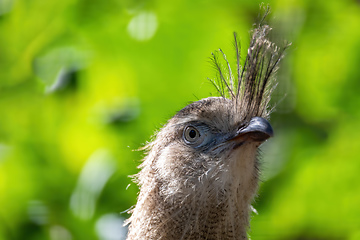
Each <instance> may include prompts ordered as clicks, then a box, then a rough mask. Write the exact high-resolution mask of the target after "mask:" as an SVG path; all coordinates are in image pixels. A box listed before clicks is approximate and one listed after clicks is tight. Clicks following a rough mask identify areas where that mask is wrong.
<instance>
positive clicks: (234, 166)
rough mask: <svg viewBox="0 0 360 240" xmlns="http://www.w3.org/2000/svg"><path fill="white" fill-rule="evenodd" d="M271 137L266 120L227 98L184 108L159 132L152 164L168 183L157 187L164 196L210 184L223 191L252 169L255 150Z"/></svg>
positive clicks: (211, 99)
mask: <svg viewBox="0 0 360 240" xmlns="http://www.w3.org/2000/svg"><path fill="white" fill-rule="evenodd" d="M272 135H273V130H272V127H271V125H270V123H269V122H268V121H267V120H266V119H265V118H263V117H260V116H247V114H246V113H242V112H241V109H239V108H238V107H237V105H236V102H233V101H232V100H230V99H227V98H223V97H210V98H206V99H203V100H200V101H197V102H194V103H192V104H190V105H188V106H186V107H185V108H183V109H182V110H181V111H179V112H178V113H177V114H176V115H175V116H174V117H173V118H172V119H171V120H170V121H169V122H168V124H167V125H166V126H165V127H164V128H163V129H162V130H161V131H160V132H159V133H158V135H157V138H156V140H155V141H154V142H153V143H152V145H153V146H152V148H153V149H154V150H155V152H156V157H155V158H154V161H153V162H152V167H153V169H154V170H155V172H156V173H157V178H158V180H160V181H161V182H163V183H167V184H166V187H165V186H164V188H163V189H162V190H163V191H166V192H168V194H166V195H168V196H170V195H172V194H171V193H173V194H175V193H180V194H184V193H185V194H189V193H190V192H193V191H194V190H199V189H202V188H203V186H204V185H207V184H210V182H211V184H212V185H213V186H217V187H219V188H221V189H224V188H225V185H226V184H230V183H231V184H233V183H234V182H236V179H238V181H240V179H239V178H241V177H242V174H244V173H246V172H249V173H250V174H252V173H253V168H254V167H255V166H254V165H255V160H256V155H257V148H258V147H259V145H260V144H261V143H262V142H264V141H265V140H266V139H268V138H269V137H271V136H272ZM214 179H218V181H214Z"/></svg>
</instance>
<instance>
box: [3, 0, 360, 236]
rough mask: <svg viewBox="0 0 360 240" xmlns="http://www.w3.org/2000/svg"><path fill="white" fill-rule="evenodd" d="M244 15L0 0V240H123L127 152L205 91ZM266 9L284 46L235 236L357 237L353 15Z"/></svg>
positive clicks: (240, 7)
mask: <svg viewBox="0 0 360 240" xmlns="http://www.w3.org/2000/svg"><path fill="white" fill-rule="evenodd" d="M260 3H261V1H257V0H256V1H245V0H222V1H215V0H207V1H205V0H199V1H197V0H183V1H179V0H173V1H160V0H149V1H145V0H137V1H136V0H106V1H101V0H61V1H54V0H52V1H45V0H17V1H15V0H0V240H13V239H51V240H63V239H64V240H70V239H88V240H90V239H101V240H117V239H124V236H125V234H126V229H125V228H123V227H122V222H123V220H124V219H126V218H127V217H128V215H127V214H126V213H125V212H126V210H127V209H129V208H130V207H131V206H132V205H134V204H135V202H136V193H137V190H138V189H137V186H136V185H135V184H131V185H129V184H130V183H131V179H130V178H129V177H128V175H132V174H134V173H136V172H137V171H138V170H137V169H136V166H137V165H138V164H139V162H140V160H141V158H142V156H143V153H142V152H141V151H134V149H138V148H139V147H141V146H143V144H144V143H145V142H146V141H147V140H149V139H150V137H151V135H152V134H153V133H154V132H155V130H157V129H159V128H160V127H161V124H164V123H166V120H167V119H168V118H170V117H171V116H172V115H174V114H175V113H176V111H178V110H180V109H181V108H182V107H184V106H185V105H186V104H187V103H189V102H190V101H196V100H198V99H201V98H204V97H207V96H209V95H210V94H211V93H215V91H214V89H213V87H212V86H211V84H210V82H209V81H208V80H206V78H207V77H213V76H214V75H215V73H214V70H213V68H212V66H211V63H210V62H209V57H210V55H211V52H212V51H214V50H216V49H218V48H219V47H221V48H222V49H223V50H224V51H225V52H226V53H227V55H228V58H229V59H230V58H231V59H233V58H234V56H233V53H234V49H233V42H232V32H233V31H237V32H238V34H239V36H240V37H241V41H242V43H243V46H244V49H243V52H245V51H246V46H247V44H248V39H249V30H250V29H251V27H252V24H253V23H254V22H256V21H257V19H258V13H259V4H260ZM267 3H269V4H270V5H271V7H272V13H271V15H270V16H269V18H268V22H269V23H271V25H272V26H273V28H274V31H273V37H274V39H276V40H277V41H278V42H280V43H281V42H282V40H281V39H287V40H288V41H290V42H292V46H291V48H290V49H289V51H288V52H287V56H286V58H285V59H284V61H283V62H282V66H281V67H282V69H281V70H280V72H279V75H278V76H279V85H278V88H277V91H276V92H275V94H274V101H273V104H276V103H277V110H276V112H275V113H274V114H273V115H272V118H271V122H272V124H273V126H274V129H275V134H276V136H275V138H273V139H271V140H270V141H268V142H267V143H265V144H264V146H263V152H264V154H263V158H262V159H263V160H262V161H263V174H262V180H263V181H262V183H261V187H260V191H259V197H257V199H256V202H255V204H254V207H255V208H256V209H257V211H258V213H259V214H258V215H256V214H253V217H252V221H251V225H252V228H251V231H250V236H251V239H252V240H256V239H297V240H300V239H318V240H319V239H351V240H355V239H360V157H359V153H360V140H359V133H360V123H359V120H360V107H359V104H360V94H359V89H360V68H359V63H360V31H359V29H360V2H359V1H356V0H327V1H325V0H315V1H314V0H311V1H310V0H303V1H301V0H273V1H265V4H267Z"/></svg>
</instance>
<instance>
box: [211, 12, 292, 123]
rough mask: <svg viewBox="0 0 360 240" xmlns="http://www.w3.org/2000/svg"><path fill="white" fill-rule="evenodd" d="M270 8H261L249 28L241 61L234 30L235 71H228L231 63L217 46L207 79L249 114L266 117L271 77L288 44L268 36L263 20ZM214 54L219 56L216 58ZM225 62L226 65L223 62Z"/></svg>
mask: <svg viewBox="0 0 360 240" xmlns="http://www.w3.org/2000/svg"><path fill="white" fill-rule="evenodd" d="M269 12H270V8H269V7H267V8H266V9H265V13H264V15H263V17H262V19H261V21H260V22H259V23H258V24H257V26H256V28H254V29H253V30H252V32H251V39H250V44H249V48H248V51H247V54H246V56H245V59H244V61H243V63H241V62H242V61H241V45H240V41H239V40H238V37H237V34H236V33H235V32H234V46H235V50H236V75H234V74H233V73H232V70H231V65H230V63H229V61H228V60H227V58H226V55H225V53H224V52H223V51H222V50H221V49H219V50H218V51H216V52H214V53H212V58H211V59H212V62H213V65H214V68H215V69H216V71H217V77H216V78H215V80H213V79H210V81H211V83H212V84H213V85H214V86H215V88H216V89H217V91H218V92H219V94H220V95H221V96H222V97H224V98H229V99H231V100H233V101H234V102H235V104H236V107H237V108H239V109H242V110H243V111H244V109H246V112H247V113H248V116H249V117H253V116H262V117H267V115H268V112H267V108H268V103H269V101H270V94H271V92H272V91H273V90H274V88H275V87H276V81H275V80H276V79H275V77H274V75H275V73H276V70H277V68H278V64H279V62H280V60H281V59H282V58H283V56H284V51H285V50H286V49H287V48H288V47H289V46H290V44H284V46H283V47H281V48H280V47H278V46H276V45H275V43H273V42H271V41H270V40H269V39H268V35H269V32H270V31H271V28H270V27H269V26H268V25H266V24H265V23H264V20H265V18H266V16H267V15H268V14H269ZM218 55H221V56H222V60H219V57H218ZM222 62H225V64H226V66H223V64H222Z"/></svg>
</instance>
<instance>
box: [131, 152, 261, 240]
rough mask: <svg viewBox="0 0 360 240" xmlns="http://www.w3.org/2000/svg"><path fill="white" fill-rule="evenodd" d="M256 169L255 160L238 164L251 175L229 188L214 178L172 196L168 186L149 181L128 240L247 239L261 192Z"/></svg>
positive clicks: (243, 177) (144, 186) (239, 178)
mask: <svg viewBox="0 0 360 240" xmlns="http://www.w3.org/2000/svg"><path fill="white" fill-rule="evenodd" d="M239 164H240V165H239ZM244 164H247V165H244ZM255 165H256V159H255V158H254V161H251V162H250V163H249V162H248V163H246V162H244V161H237V162H236V166H235V165H234V166H232V167H233V168H234V169H235V170H236V169H238V168H242V169H243V170H244V168H245V170H246V168H248V170H249V171H248V172H249V173H248V174H246V175H241V176H237V177H236V180H234V177H232V178H231V179H232V180H233V181H232V182H231V183H228V184H225V185H220V184H219V182H221V181H226V180H221V177H222V176H218V177H215V178H214V177H212V178H210V179H207V180H208V181H203V182H202V184H201V185H198V186H197V188H195V189H187V190H186V189H185V190H183V191H177V192H175V193H174V194H173V195H171V196H169V195H168V192H166V194H164V189H165V190H166V188H167V186H166V185H164V183H162V182H161V181H157V180H156V178H148V179H149V180H150V179H152V180H151V181H147V182H146V183H145V185H143V186H142V187H141V191H140V195H139V199H138V203H137V206H136V207H135V209H134V212H133V214H132V216H131V218H130V222H131V224H130V228H129V235H128V240H133V239H167V240H172V239H174V240H175V239H247V234H246V231H247V228H248V225H249V224H248V221H249V212H250V207H251V205H250V204H251V201H252V199H253V196H254V195H255V192H256V189H257V175H258V174H257V168H256V167H255ZM234 174H236V171H234ZM227 175H228V174H227ZM230 175H231V174H230ZM238 175H239V174H238ZM212 179H213V180H212ZM145 189H146V191H144V190H145Z"/></svg>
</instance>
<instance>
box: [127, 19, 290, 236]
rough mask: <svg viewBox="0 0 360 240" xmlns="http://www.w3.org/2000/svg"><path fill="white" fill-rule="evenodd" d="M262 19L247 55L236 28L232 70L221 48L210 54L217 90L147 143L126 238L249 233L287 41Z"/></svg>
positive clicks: (179, 114)
mask: <svg viewBox="0 0 360 240" xmlns="http://www.w3.org/2000/svg"><path fill="white" fill-rule="evenodd" d="M266 15H267V14H266ZM266 15H265V16H266ZM263 19H264V18H263ZM263 19H262V20H261V21H260V22H259V23H258V24H257V25H256V26H255V27H254V29H253V30H252V32H251V38H250V43H249V48H248V50H247V54H246V56H245V59H244V61H242V58H241V57H240V55H241V54H240V53H241V47H240V42H239V40H238V37H237V34H236V33H234V40H235V41H234V42H235V43H234V46H235V50H236V73H235V74H233V73H232V68H231V66H230V63H229V61H228V60H227V58H226V55H225V54H224V52H223V51H222V50H221V49H219V50H218V51H216V52H215V53H213V54H212V60H213V64H214V67H215V69H216V72H217V78H216V79H215V80H212V79H210V81H211V82H212V83H213V84H214V86H215V87H216V89H217V91H218V93H219V96H217V97H215V96H211V97H208V98H204V99H201V100H198V101H195V102H193V103H190V104H189V105H187V106H185V107H184V108H183V109H181V110H180V111H179V112H177V113H176V114H175V116H174V117H172V118H171V119H170V120H169V121H168V122H167V123H166V124H165V125H164V126H163V128H162V129H161V130H160V131H158V132H157V134H156V135H155V136H154V139H153V140H152V141H151V142H150V143H148V144H147V145H146V146H145V147H144V150H145V151H146V155H145V157H144V159H143V161H142V163H141V164H140V166H139V168H140V169H141V170H140V171H139V173H138V174H137V175H135V177H134V180H135V182H136V183H137V184H138V185H139V187H140V191H139V195H138V198H137V203H136V205H135V207H134V208H133V209H132V210H131V211H130V213H131V216H130V218H129V219H128V220H127V222H126V224H128V235H127V239H128V240H135V239H166V240H175V239H176V240H178V239H208V240H210V239H247V238H248V235H247V231H248V229H249V218H250V212H251V210H252V206H251V204H252V201H253V199H254V197H255V196H256V192H257V188H258V182H259V165H260V161H259V146H260V145H261V144H262V143H263V142H265V141H266V140H267V139H269V138H270V137H272V136H273V129H272V126H271V125H270V123H269V116H270V113H271V112H272V111H273V109H272V108H270V104H269V101H270V97H271V93H272V92H273V90H274V89H275V87H276V76H275V73H276V71H277V69H278V67H279V62H280V60H281V59H282V58H283V56H284V51H285V49H286V48H287V46H288V45H286V46H284V47H281V48H279V47H277V46H276V45H275V44H274V43H273V42H271V41H270V40H269V37H268V35H269V32H270V30H271V28H270V27H269V25H267V24H265V23H264V20H263ZM219 55H220V56H222V57H221V58H220V59H219Z"/></svg>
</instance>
